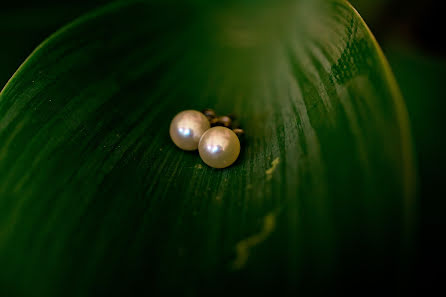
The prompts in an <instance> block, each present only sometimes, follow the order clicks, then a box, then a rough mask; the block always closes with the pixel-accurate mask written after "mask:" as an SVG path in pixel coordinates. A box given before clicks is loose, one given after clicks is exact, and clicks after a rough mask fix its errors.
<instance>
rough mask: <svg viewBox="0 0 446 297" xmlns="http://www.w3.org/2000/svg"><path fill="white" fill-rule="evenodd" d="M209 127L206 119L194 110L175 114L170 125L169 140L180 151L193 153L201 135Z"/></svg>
mask: <svg viewBox="0 0 446 297" xmlns="http://www.w3.org/2000/svg"><path fill="white" fill-rule="evenodd" d="M210 127H211V124H210V122H209V120H208V118H207V117H206V116H205V115H204V114H203V113H201V112H199V111H196V110H185V111H182V112H180V113H179V114H177V115H176V116H175V117H174V118H173V120H172V122H171V124H170V130H169V132H170V138H172V141H173V142H174V143H175V145H176V146H178V147H179V148H180V149H183V150H186V151H193V150H196V149H197V148H198V143H199V142H200V138H201V136H202V135H203V133H204V132H205V131H206V130H208V129H209V128H210Z"/></svg>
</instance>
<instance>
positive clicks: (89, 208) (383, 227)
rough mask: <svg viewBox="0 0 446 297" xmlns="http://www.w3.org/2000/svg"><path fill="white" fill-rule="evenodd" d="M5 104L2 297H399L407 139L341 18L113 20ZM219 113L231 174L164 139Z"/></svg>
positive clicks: (155, 16)
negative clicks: (232, 156) (377, 290)
mask: <svg viewBox="0 0 446 297" xmlns="http://www.w3.org/2000/svg"><path fill="white" fill-rule="evenodd" d="M0 96H1V97H0V144H1V146H0V263H2V269H1V272H0V288H1V289H0V292H2V291H1V290H4V291H5V292H8V293H10V296H11V295H12V296H15V295H17V296H34V295H36V296H62V295H63V296H90V295H91V296H93V295H94V296H97V295H104V296H111V295H121V296H122V295H124V294H127V293H129V292H132V291H133V290H135V291H136V290H139V291H142V292H143V293H144V294H153V293H154V292H163V293H165V294H166V293H179V294H181V295H206V296H209V294H217V295H218V294H219V293H223V292H230V293H246V294H248V295H250V294H255V293H265V292H269V290H271V292H277V291H281V290H284V291H285V290H286V291H290V292H292V290H296V291H297V292H306V291H308V292H313V293H315V292H330V291H331V290H333V289H339V290H344V291H348V290H349V289H351V288H354V287H355V286H358V287H362V286H364V285H367V286H368V285H371V284H376V283H379V284H381V285H383V284H384V283H386V284H387V283H389V284H390V285H391V286H392V288H394V289H396V288H397V287H398V281H399V280H400V277H401V275H402V274H401V273H400V272H401V270H403V269H404V266H403V265H402V263H403V261H404V259H403V257H404V255H406V252H407V249H406V244H407V240H410V236H409V235H410V222H411V220H412V217H411V204H412V202H413V201H412V199H413V197H412V193H413V187H414V169H413V161H412V151H411V140H410V133H409V126H408V121H407V116H406V111H405V106H404V104H403V101H402V98H401V96H400V93H399V91H398V88H397V86H396V84H395V81H394V78H393V76H392V74H391V72H390V69H389V67H388V65H387V62H386V60H385V58H384V56H383V54H382V52H381V50H380V49H379V47H378V45H377V43H376V41H375V40H374V38H373V36H372V35H371V33H370V32H369V30H368V28H367V27H366V25H365V24H364V23H363V21H362V19H361V18H360V16H359V15H358V14H357V13H356V12H355V11H354V9H353V8H352V7H351V6H350V5H349V4H347V3H346V2H344V1H341V0H327V1H304V0H302V1H256V2H255V3H254V1H242V2H241V3H235V2H229V3H226V4H221V3H217V2H215V3H214V2H207V1H186V2H179V1H177V2H175V1H164V2H163V1H152V2H142V1H135V2H125V3H117V4H116V3H115V4H112V5H110V6H107V7H105V8H103V9H100V10H97V11H94V12H92V13H90V14H87V15H85V16H83V17H81V18H80V19H78V20H77V21H75V22H74V23H72V24H70V25H68V26H66V27H64V28H63V29H61V30H60V31H58V32H57V33H55V34H54V35H53V36H51V37H50V38H49V39H48V40H46V41H45V42H44V43H43V44H42V45H41V46H39V47H38V48H37V49H36V50H35V51H34V53H33V54H32V55H31V56H30V57H29V58H28V59H27V60H26V61H25V63H24V64H23V65H22V66H21V67H20V69H19V70H18V71H17V73H16V74H15V75H14V76H13V77H12V78H11V80H10V81H9V83H8V84H7V85H6V87H5V88H4V89H3V91H2V93H1V95H0ZM208 107H209V108H214V109H215V110H216V111H217V112H219V113H221V114H229V113H231V114H234V115H235V116H236V117H237V119H238V120H239V122H240V124H241V126H242V127H243V128H244V130H245V132H246V140H245V142H244V143H243V144H242V153H241V155H240V157H239V159H238V161H237V162H236V163H235V164H234V165H233V166H231V167H229V168H227V169H224V170H216V169H212V168H209V167H207V166H206V165H205V164H204V163H202V162H201V160H200V158H199V156H198V154H197V153H195V152H192V153H190V152H184V151H181V150H179V149H178V148H176V147H175V146H174V145H173V143H172V141H171V140H170V138H169V133H168V130H169V123H170V121H171V119H172V118H173V116H174V115H175V114H176V113H178V112H179V111H181V110H184V109H197V110H200V109H203V108H208Z"/></svg>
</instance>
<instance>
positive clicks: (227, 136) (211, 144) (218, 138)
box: [198, 127, 240, 168]
mask: <svg viewBox="0 0 446 297" xmlns="http://www.w3.org/2000/svg"><path fill="white" fill-rule="evenodd" d="M198 152H199V153H200V157H201V159H202V160H203V162H204V163H206V164H207V165H209V166H211V167H214V168H225V167H228V166H230V165H231V164H232V163H234V162H235V160H237V157H238V155H239V154H240V140H239V139H238V137H237V135H235V133H234V132H233V131H232V130H230V129H228V128H225V127H214V128H211V129H209V130H207V131H206V132H205V133H204V134H203V136H202V137H201V139H200V143H199V145H198Z"/></svg>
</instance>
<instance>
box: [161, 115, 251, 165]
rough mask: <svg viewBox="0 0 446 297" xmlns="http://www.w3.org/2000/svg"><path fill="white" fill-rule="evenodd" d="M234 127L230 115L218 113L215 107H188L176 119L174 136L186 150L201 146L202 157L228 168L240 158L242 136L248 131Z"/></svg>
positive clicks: (173, 122)
mask: <svg viewBox="0 0 446 297" xmlns="http://www.w3.org/2000/svg"><path fill="white" fill-rule="evenodd" d="M211 126H212V128H211ZM232 128H233V121H232V119H231V118H230V117H229V116H217V115H216V114H215V112H214V111H213V110H212V109H205V110H203V112H199V111H196V110H185V111H182V112H180V113H179V114H177V115H176V116H175V117H174V118H173V120H172V122H171V124H170V137H171V138H172V141H173V142H174V143H175V144H176V146H178V147H179V148H181V149H183V150H187V151H192V150H196V149H197V148H198V152H199V154H200V157H201V159H202V160H203V162H204V163H206V164H207V165H209V166H210V167H214V168H226V167H228V166H230V165H232V164H233V163H234V162H235V161H236V160H237V158H238V156H239V154H240V140H239V138H240V137H241V136H242V135H243V134H244V131H243V130H242V129H240V128H234V129H232Z"/></svg>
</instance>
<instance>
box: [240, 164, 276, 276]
mask: <svg viewBox="0 0 446 297" xmlns="http://www.w3.org/2000/svg"><path fill="white" fill-rule="evenodd" d="M276 160H277V164H278V162H279V160H278V158H276V159H275V160H274V161H276ZM274 161H273V162H274ZM276 215H277V214H276V213H274V212H271V213H268V214H267V215H266V216H265V217H264V218H263V227H262V230H260V232H259V233H257V234H254V235H252V236H250V237H248V238H246V239H243V240H241V241H239V242H238V243H237V245H236V247H235V249H236V252H237V257H236V258H235V260H234V262H233V263H232V268H233V269H234V270H240V269H242V268H243V267H244V266H245V265H246V262H247V261H248V258H249V253H250V250H251V248H253V247H255V246H256V245H258V244H260V243H262V242H264V241H265V240H266V239H267V238H268V236H269V235H270V234H271V233H272V232H273V231H274V228H275V227H276Z"/></svg>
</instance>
